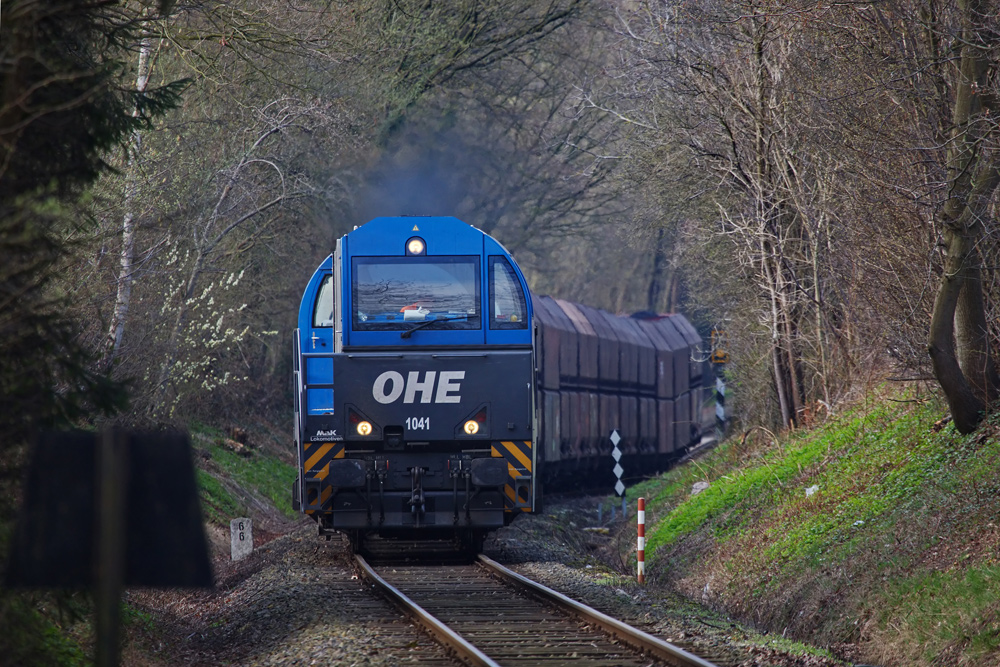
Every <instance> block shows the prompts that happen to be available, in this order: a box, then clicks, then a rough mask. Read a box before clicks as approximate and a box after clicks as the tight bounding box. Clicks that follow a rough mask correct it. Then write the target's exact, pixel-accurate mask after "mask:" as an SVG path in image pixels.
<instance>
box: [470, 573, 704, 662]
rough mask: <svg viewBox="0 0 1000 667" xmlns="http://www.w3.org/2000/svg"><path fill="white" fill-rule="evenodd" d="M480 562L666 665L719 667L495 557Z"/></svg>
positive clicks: (506, 578) (501, 575)
mask: <svg viewBox="0 0 1000 667" xmlns="http://www.w3.org/2000/svg"><path fill="white" fill-rule="evenodd" d="M479 562H480V563H482V564H483V565H484V566H485V567H487V568H488V569H489V570H490V571H492V572H495V573H496V574H497V575H499V576H500V577H502V578H503V579H505V580H507V581H511V582H513V583H515V584H516V585H517V586H519V587H521V588H523V589H524V590H527V591H529V592H531V593H532V594H534V595H537V596H539V597H541V598H543V599H544V600H545V601H546V602H548V603H550V604H553V605H555V606H557V607H559V608H560V609H564V610H566V611H568V612H570V613H572V614H574V615H575V616H577V617H578V618H580V619H582V620H584V621H586V622H587V623H592V624H594V625H596V626H598V627H600V628H601V629H602V630H604V631H605V632H607V633H609V634H611V635H613V636H615V637H617V638H618V639H620V640H621V641H623V642H624V643H626V644H628V645H629V646H632V647H633V648H636V649H638V650H640V651H644V652H646V653H647V654H649V655H651V656H654V657H656V658H659V659H660V660H663V661H664V662H666V663H667V664H670V665H674V666H675V667H716V665H715V664H714V663H711V662H708V661H707V660H704V659H702V658H699V657H698V656H696V655H692V654H690V653H688V652H687V651H685V650H684V649H681V648H678V647H676V646H674V645H673V644H670V643H667V642H665V641H663V640H662V639H659V638H657V637H654V636H653V635H651V634H649V633H647V632H643V631H642V630H639V629H638V628H633V627H632V626H630V625H626V624H625V623H622V622H621V621H619V620H618V619H616V618H612V617H611V616H608V615H607V614H604V613H602V612H599V611H597V610H596V609H594V608H592V607H588V606H587V605H585V604H582V603H580V602H577V601H576V600H573V599H571V598H568V597H566V596H565V595H563V594H562V593H560V592H558V591H554V590H552V589H551V588H549V587H547V586H543V585H542V584H539V583H537V582H535V581H532V580H531V579H528V578H527V577H524V576H522V575H520V574H518V573H517V572H514V571H513V570H509V569H507V568H506V567H504V566H503V565H501V564H500V563H497V562H496V561H495V560H493V559H491V558H489V557H487V556H484V555H483V554H480V555H479Z"/></svg>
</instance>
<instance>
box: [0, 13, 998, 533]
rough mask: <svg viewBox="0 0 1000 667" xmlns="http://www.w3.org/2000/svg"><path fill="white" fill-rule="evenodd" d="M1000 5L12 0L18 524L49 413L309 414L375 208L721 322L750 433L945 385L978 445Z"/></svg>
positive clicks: (606, 300) (614, 293) (4, 240)
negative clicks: (293, 381)
mask: <svg viewBox="0 0 1000 667" xmlns="http://www.w3.org/2000/svg"><path fill="white" fill-rule="evenodd" d="M995 5H996V3H993V2H986V1H978V0H881V1H870V2H829V1H820V2H816V1H815V0H812V1H808V2H807V1H805V0H663V1H661V2H645V1H641V0H523V1H519V2H510V1H509V0H506V1H503V2H500V1H494V0H454V1H452V2H447V3H440V2H434V1H428V0H356V1H350V0H280V1H273V0H240V1H237V0H232V1H229V2H215V1H208V0H205V1H202V0H191V1H188V2H182V1H178V2H171V1H170V0H163V1H161V2H158V3H157V2H141V1H138V0H135V1H132V2H122V1H112V0H105V1H99V2H93V3H79V2H75V0H36V1H28V0H7V1H6V2H4V3H3V6H2V8H0V257H2V262H0V401H2V404H0V428H2V432H3V433H4V434H5V435H4V438H3V441H2V445H0V447H2V449H0V462H2V463H3V465H2V471H0V480H2V484H3V485H4V490H5V492H4V493H3V494H2V495H0V498H2V505H3V506H2V507H0V514H2V516H3V517H8V518H9V516H10V514H11V512H12V507H13V499H14V497H15V495H14V494H13V493H12V492H8V491H10V490H11V489H13V488H14V487H15V485H16V482H17V481H18V479H19V476H20V471H21V468H22V466H23V457H24V452H25V448H24V445H25V443H26V442H28V441H29V439H30V437H31V434H32V433H33V432H34V431H35V430H36V429H38V428H42V427H45V428H47V427H57V426H67V425H74V424H75V425H81V424H87V423H89V424H94V423H99V422H101V421H102V420H115V421H117V422H121V423H125V424H130V425H144V426H149V425H165V424H173V425H183V424H185V423H188V422H190V421H192V420H198V421H202V422H205V423H212V424H229V423H241V422H248V423H253V422H255V421H259V420H266V421H269V422H270V423H272V424H278V425H279V426H280V425H282V424H284V423H285V422H287V421H289V420H290V406H291V393H290V392H291V386H290V379H289V378H290V375H291V373H290V368H291V353H290V352H291V345H290V335H291V331H292V329H293V328H294V326H295V315H296V310H297V307H298V300H299V297H300V295H301V290H302V288H303V285H304V283H305V281H306V280H307V278H308V276H309V275H310V274H311V272H312V271H313V269H314V268H315V266H316V265H317V264H318V263H319V262H320V261H321V260H322V258H323V257H325V256H326V255H327V254H328V253H329V252H330V251H331V249H332V246H333V240H334V239H335V238H336V237H338V236H340V235H341V234H343V233H345V232H347V231H349V230H350V229H352V227H353V226H354V225H357V224H361V223H363V222H365V221H366V220H368V219H370V218H371V217H374V216H376V215H395V214H440V215H455V216H457V217H459V218H461V219H463V220H465V221H466V222H469V223H471V224H473V225H475V226H477V227H479V228H480V229H482V230H484V231H486V232H488V233H490V234H493V235H494V236H496V237H497V238H498V239H499V240H500V241H502V242H503V243H504V244H505V245H506V247H507V248H508V249H509V250H510V251H511V252H512V253H513V254H514V256H515V258H516V259H517V260H518V262H519V263H520V265H521V266H522V268H523V269H524V270H525V272H526V274H527V275H528V277H529V282H530V285H531V287H532V289H533V290H534V291H536V292H538V293H543V294H545V293H547V294H552V295H554V296H558V297H562V298H566V299H570V300H576V301H581V302H585V303H588V304H590V305H594V306H597V307H602V308H605V309H607V310H610V311H612V312H617V313H629V312H634V311H637V310H652V311H658V312H665V311H681V312H684V313H685V314H687V315H688V316H689V318H691V319H692V320H693V321H695V322H696V323H697V325H698V326H699V328H700V329H701V330H702V331H703V333H704V334H705V335H706V337H707V335H708V333H709V331H710V330H711V329H713V328H719V329H724V330H725V331H726V351H727V352H728V355H729V361H730V363H729V364H728V365H727V367H726V373H727V376H728V380H729V382H730V386H731V387H732V388H733V389H734V391H735V396H736V399H737V400H736V404H735V405H736V413H735V417H736V419H737V421H738V422H741V423H745V424H755V425H757V424H760V425H767V426H776V427H794V426H800V425H806V424H808V423H810V422H811V421H812V420H814V419H816V418H818V417H821V416H823V415H826V414H831V413H835V412H836V411H837V410H838V408H839V406H841V405H843V404H844V403H845V402H849V401H850V400H851V399H852V398H856V397H857V396H858V395H859V394H860V393H861V392H863V391H864V390H865V389H866V388H868V387H870V386H872V385H873V384H879V383H885V382H929V383H931V384H933V385H935V386H937V387H938V388H939V389H940V391H941V392H942V394H943V396H944V398H945V399H946V400H947V401H948V403H949V405H950V407H951V410H952V415H953V417H954V420H955V425H956V427H957V428H958V429H959V430H960V431H962V432H970V431H973V430H975V429H976V427H977V426H978V424H979V423H980V421H981V419H982V418H983V415H985V414H987V413H988V412H989V410H990V406H991V405H992V402H993V401H994V399H995V398H996V394H997V390H998V387H1000V379H998V375H997V372H996V369H995V364H994V360H993V353H992V350H993V349H995V348H996V343H997V338H998V335H1000V324H998V319H997V317H996V311H995V307H996V304H997V303H998V297H1000V285H998V281H997V278H998V273H997V266H998V261H997V260H998V259H1000V248H998V245H997V240H998V239H997V223H996V206H997V192H996V190H997V185H998V183H1000V151H998V141H997V140H998V125H997V119H998V117H1000V114H998V111H997V108H998V107H997V104H996V102H997V100H998V97H997V94H998V86H1000V82H998V76H997V70H998V64H1000V49H998V46H1000V18H998V12H997V11H996V10H997V7H996V6H995ZM288 432H289V433H290V432H291V429H290V427H289V428H288ZM3 532H4V536H3V540H4V541H6V539H7V529H6V528H5V529H4V531H3Z"/></svg>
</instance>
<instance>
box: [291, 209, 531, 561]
mask: <svg viewBox="0 0 1000 667" xmlns="http://www.w3.org/2000/svg"><path fill="white" fill-rule="evenodd" d="M298 324H299V326H298V329H297V331H296V334H295V342H294V345H295V352H294V358H295V366H294V374H295V389H296V391H295V400H296V403H295V440H296V445H297V449H298V462H299V465H298V469H299V477H298V479H297V480H296V482H295V484H294V486H293V493H292V502H293V506H294V507H295V508H296V509H298V510H300V511H302V512H305V513H307V514H310V515H312V517H313V518H314V519H315V520H316V521H317V522H318V524H319V529H320V533H321V534H330V533H331V532H344V533H347V534H348V535H349V536H351V538H352V542H353V543H354V544H355V546H356V547H357V546H358V545H359V544H360V542H361V541H362V540H363V539H364V537H365V536H366V535H367V534H371V533H376V532H377V533H378V534H380V535H383V536H396V537H420V538H435V537H440V538H449V539H450V538H454V537H458V538H461V539H463V540H464V541H465V542H466V544H467V545H469V546H472V547H475V546H476V545H477V544H478V543H479V542H481V540H482V537H483V536H484V535H485V533H486V532H487V531H489V530H491V529H494V528H498V527H500V526H502V525H504V523H505V522H509V521H510V520H511V518H512V517H513V516H514V514H516V513H519V512H530V511H533V510H534V508H535V507H536V504H537V502H538V498H537V485H536V484H535V481H534V480H535V478H534V472H535V470H536V466H537V454H536V450H535V447H534V442H533V441H534V433H535V432H536V428H535V425H534V423H533V419H534V414H535V410H534V406H533V400H534V396H535V392H534V361H533V350H532V311H531V301H530V299H529V298H528V290H527V285H526V283H525V281H524V277H523V276H522V275H521V272H520V270H519V269H518V267H517V265H516V264H515V263H514V262H513V260H512V259H511V257H510V254H509V253H508V252H507V251H506V250H505V249H504V248H503V246H501V245H500V244H499V243H497V242H496V241H495V240H494V239H492V238H491V237H489V236H488V235H486V234H484V233H483V232H481V231H479V230H477V229H475V228H473V227H471V226H469V225H467V224H465V223H463V222H461V221H459V220H457V219H455V218H448V217H403V218H376V219H374V220H372V221H371V222H369V223H367V224H365V225H363V226H361V227H358V228H356V229H355V230H354V231H353V232H351V233H349V234H347V235H345V236H343V237H342V238H340V239H339V240H338V241H337V244H336V248H335V250H334V253H333V255H331V256H330V257H327V259H326V260H324V262H323V263H322V264H321V265H320V266H319V268H318V269H317V270H316V272H315V273H314V274H313V277H312V279H311V280H310V281H309V284H308V286H307V287H306V290H305V293H304V295H303V298H302V303H301V306H300V309H299V322H298Z"/></svg>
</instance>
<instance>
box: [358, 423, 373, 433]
mask: <svg viewBox="0 0 1000 667" xmlns="http://www.w3.org/2000/svg"><path fill="white" fill-rule="evenodd" d="M371 433H372V424H371V422H358V435H371Z"/></svg>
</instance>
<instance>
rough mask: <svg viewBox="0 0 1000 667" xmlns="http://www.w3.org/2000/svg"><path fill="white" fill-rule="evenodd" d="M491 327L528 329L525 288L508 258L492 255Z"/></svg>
mask: <svg viewBox="0 0 1000 667" xmlns="http://www.w3.org/2000/svg"><path fill="white" fill-rule="evenodd" d="M489 283H490V310H489V313H490V329H526V328H527V327H528V319H527V318H528V308H527V306H526V305H525V299H524V290H522V289H521V283H520V281H519V280H518V279H517V274H515V273H514V269H513V267H511V265H510V262H508V261H507V258H506V257H504V256H502V255H491V256H490V276H489Z"/></svg>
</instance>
